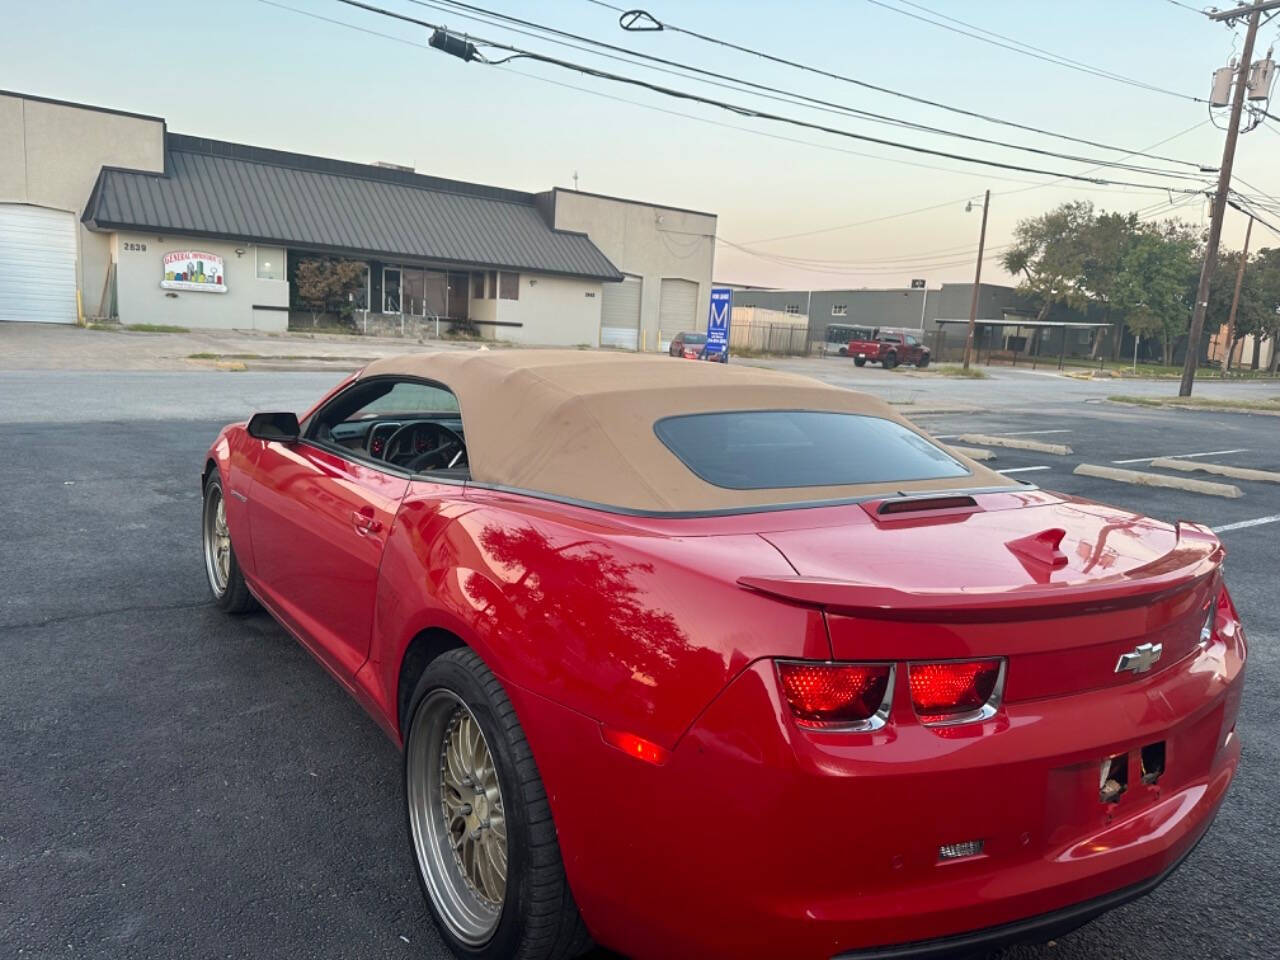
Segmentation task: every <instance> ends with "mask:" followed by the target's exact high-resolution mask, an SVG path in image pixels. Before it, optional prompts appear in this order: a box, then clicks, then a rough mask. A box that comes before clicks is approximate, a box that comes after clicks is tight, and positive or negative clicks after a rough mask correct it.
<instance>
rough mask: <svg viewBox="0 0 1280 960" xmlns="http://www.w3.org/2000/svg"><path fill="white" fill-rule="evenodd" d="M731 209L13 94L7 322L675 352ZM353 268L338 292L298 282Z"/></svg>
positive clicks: (4, 282) (0, 303) (4, 143)
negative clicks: (334, 150) (106, 322)
mask: <svg viewBox="0 0 1280 960" xmlns="http://www.w3.org/2000/svg"><path fill="white" fill-rule="evenodd" d="M715 233H716V217H715V216H714V215H713V214H708V213H700V212H697V211H692V210H683V209H678V208H673V207H666V206H661V205H655V204H648V203H638V202H634V201H631V200H625V199H621V198H617V197H605V196H598V195H595V194H589V193H580V192H577V191H573V190H565V189H561V188H555V189H552V190H548V191H545V192H541V193H529V192H525V191H519V190H511V189H507V188H504V187H494V186H488V185H483V184H474V183H465V182H462V181H456V180H446V179H442V178H439V177H431V176H426V175H423V174H419V173H417V172H415V171H412V170H408V169H405V168H403V167H395V166H390V165H385V164H361V163H351V162H347V161H343V160H335V159H330V158H325V157H315V156H308V155H303V154H297V153H288V152H285V151H279V150H271V149H266V148H261V147H251V146H246V145H244V144H237V143H229V142H225V141H217V140H208V139H203V138H199V137H192V136H185V135H181V134H175V133H170V132H169V131H168V129H167V127H166V124H165V121H164V120H163V119H162V118H160V117H152V116H145V115H142V114H135V113H128V112H124V111H117V110H110V109H105V108H100V107H91V106H85V105H81V104H74V103H65V102H60V101H53V100H48V99H46V98H41V97H34V96H28V95H24V94H17V93H4V92H0V320H3V321H14V322H33V321H34V322H47V323H73V322H76V320H77V319H78V318H81V317H103V318H113V319H119V320H120V321H121V322H123V323H130V324H133V323H145V324H158V323H164V324H177V325H181V326H186V327H204V328H225V329H260V330H283V329H285V328H286V327H287V326H288V325H289V324H290V321H291V320H292V322H293V323H295V324H297V323H309V322H311V320H312V319H315V318H320V317H324V318H326V319H327V320H329V321H333V320H335V319H339V318H340V319H341V321H342V322H345V323H349V324H353V325H354V326H356V327H357V328H358V329H363V330H366V331H368V332H375V331H377V332H386V331H393V332H394V331H399V330H404V331H405V332H413V333H419V334H421V333H426V334H427V335H434V334H435V333H436V332H437V331H439V332H441V333H444V332H446V331H448V330H449V329H451V328H455V327H460V326H464V327H467V328H469V329H473V330H476V331H478V332H480V333H482V334H484V335H487V336H492V337H497V338H501V339H504V340H511V341H515V342H520V343H534V344H558V345H590V346H596V345H600V344H604V345H611V346H617V347H622V348H630V349H637V348H639V349H646V350H650V351H653V350H660V349H665V347H666V345H667V343H668V342H669V341H670V339H671V337H672V336H673V335H674V334H676V333H679V332H681V331H684V330H701V329H705V326H706V322H707V321H706V318H707V313H708V306H709V297H710V291H711V275H712V266H713V261H714V253H715ZM335 261H345V262H346V263H347V264H350V265H351V266H350V267H349V272H352V271H354V277H355V278H354V279H353V280H351V281H350V282H348V283H346V284H345V285H344V286H343V287H342V288H341V289H339V290H338V291H337V292H335V291H334V290H333V289H330V290H328V291H323V292H316V288H315V286H314V285H308V284H307V283H305V282H304V283H302V284H300V283H299V270H300V269H301V270H302V271H303V274H304V276H305V275H307V272H308V271H309V270H311V271H314V268H315V267H316V264H317V263H320V264H326V265H327V264H331V263H333V262H335Z"/></svg>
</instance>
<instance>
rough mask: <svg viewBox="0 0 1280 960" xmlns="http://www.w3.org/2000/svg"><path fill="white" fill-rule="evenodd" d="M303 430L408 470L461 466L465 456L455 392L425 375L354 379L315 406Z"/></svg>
mask: <svg viewBox="0 0 1280 960" xmlns="http://www.w3.org/2000/svg"><path fill="white" fill-rule="evenodd" d="M305 436H306V437H307V439H309V440H314V441H316V442H318V443H320V444H323V445H328V446H339V447H343V448H345V449H346V450H349V451H351V452H352V453H353V454H356V455H358V456H361V457H365V458H368V459H372V460H380V461H383V462H385V463H389V464H391V465H393V466H396V467H400V468H402V469H410V470H414V471H427V470H441V469H445V468H453V467H458V468H465V466H466V462H467V461H466V450H465V447H463V446H462V442H461V441H462V436H463V431H462V414H461V411H460V410H459V408H458V398H457V397H456V396H454V394H453V392H452V391H451V390H449V389H448V388H447V387H445V386H444V385H442V384H438V383H430V382H427V381H425V380H411V379H395V378H391V377H386V378H382V377H379V378H376V379H371V380H368V381H365V382H357V383H355V384H353V385H352V386H351V387H349V388H348V389H346V390H344V391H343V392H342V393H340V394H339V395H338V396H336V397H334V398H333V400H331V401H330V402H329V403H328V404H326V405H325V406H324V407H323V408H321V409H320V410H319V411H317V412H316V414H315V416H313V417H312V418H311V420H310V421H309V422H308V423H307V424H306V428H305ZM445 445H448V446H449V448H450V449H449V452H448V455H447V456H445V455H443V454H442V455H441V457H439V458H438V460H439V462H436V460H433V459H432V458H431V457H430V456H428V455H429V454H430V453H431V452H432V451H433V450H436V449H440V450H444V446H445ZM455 454H456V455H455Z"/></svg>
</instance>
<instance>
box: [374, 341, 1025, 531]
mask: <svg viewBox="0 0 1280 960" xmlns="http://www.w3.org/2000/svg"><path fill="white" fill-rule="evenodd" d="M387 375H401V376H414V377H422V378H425V379H428V380H434V381H436V382H438V383H440V384H443V385H444V386H446V387H448V388H449V389H450V390H452V391H453V393H454V395H455V396H456V397H457V398H458V405H459V407H460V409H461V411H462V421H463V427H464V429H465V431H466V439H467V457H468V460H469V462H470V466H471V476H472V478H473V479H474V480H476V481H477V482H478V483H483V484H488V485H494V486H499V487H507V488H513V489H517V490H524V491H529V492H533V493H542V494H547V495H550V496H553V497H559V498H567V499H571V500H580V501H586V502H588V503H591V504H598V505H605V506H610V507H615V508H622V509H624V510H629V511H640V512H653V513H666V512H703V511H720V510H733V509H737V508H749V507H759V506H765V505H771V504H788V503H799V502H812V501H818V500H839V499H849V498H853V497H862V496H867V495H873V494H879V493H894V492H898V491H902V492H924V491H930V490H958V489H979V488H984V487H1008V486H1009V484H1010V482H1009V480H1007V479H1006V478H1005V477H1003V476H1001V475H1000V474H998V473H995V472H994V471H992V470H988V469H987V468H986V467H983V466H981V465H980V464H978V463H975V462H973V461H972V460H969V459H967V458H965V457H961V456H959V455H958V454H953V456H955V457H956V459H957V460H959V461H960V462H961V463H962V464H963V465H964V466H965V467H966V468H967V469H968V470H969V471H970V475H969V476H967V477H951V478H945V479H938V480H915V481H905V482H899V483H889V484H857V485H846V486H824V487H802V488H786V489H764V490H729V489H725V488H723V487H717V486H715V485H713V484H710V483H708V482H706V481H705V480H703V479H701V478H700V477H698V476H697V475H696V474H694V473H693V471H691V470H690V469H689V468H688V467H687V466H685V464H684V463H682V462H681V461H680V459H679V458H678V457H676V455H675V454H673V453H672V452H671V451H670V450H668V449H667V447H666V446H665V445H664V444H663V443H662V441H661V440H659V439H658V437H657V435H656V434H655V433H654V429H653V425H654V423H655V422H657V421H658V420H661V419H663V418H664V417H670V416H677V415H680V414H688V413H707V412H719V411H728V410H823V411H832V412H837V413H857V414H863V415H866V416H872V417H881V418H884V419H886V420H892V421H894V422H895V423H900V424H902V425H903V426H905V427H906V428H907V429H909V430H911V431H912V432H914V433H917V434H920V435H922V436H923V435H924V434H922V433H921V431H920V430H918V429H917V428H916V427H915V426H913V425H912V424H911V423H909V422H908V421H906V420H905V419H903V418H902V417H901V416H899V415H898V414H897V413H896V412H895V411H894V410H893V409H892V408H891V407H889V406H888V405H887V404H885V403H882V402H881V401H880V400H877V399H875V398H874V397H869V396H867V395H866V394H862V393H856V392H854V391H852V390H844V389H841V388H839V387H832V386H828V385H827V384H824V383H820V382H819V381H817V380H812V379H810V378H809V377H801V376H796V375H793V374H786V373H778V372H776V371H773V370H762V369H759V368H756V367H743V366H726V365H722V364H718V363H698V362H691V361H686V360H674V359H671V358H670V357H666V356H661V357H657V356H643V355H636V354H625V353H618V354H615V353H607V352H601V351H578V350H478V351H461V350H459V351H447V352H445V351H441V352H437V353H424V354H414V355H410V356H400V357H387V358H385V359H382V360H377V361H375V362H373V363H371V364H369V366H367V367H365V369H364V370H363V371H362V373H361V374H360V376H361V377H373V376H387ZM867 455H868V456H870V457H874V456H875V451H874V450H868V451H867Z"/></svg>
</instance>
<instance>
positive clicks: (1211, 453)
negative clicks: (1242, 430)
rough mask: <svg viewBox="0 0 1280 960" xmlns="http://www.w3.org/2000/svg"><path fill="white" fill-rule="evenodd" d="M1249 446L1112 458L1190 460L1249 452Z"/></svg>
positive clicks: (1127, 461) (1145, 460)
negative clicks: (1155, 455)
mask: <svg viewBox="0 0 1280 960" xmlns="http://www.w3.org/2000/svg"><path fill="white" fill-rule="evenodd" d="M1248 452H1249V450H1248V448H1247V447H1240V448H1239V449H1238V450H1210V451H1209V452H1208V453H1172V454H1170V453H1162V454H1160V456H1158V457H1136V458H1134V459H1133V460H1112V461H1111V462H1112V463H1150V462H1151V461H1152V460H1160V459H1163V458H1166V457H1168V458H1169V459H1173V460H1190V459H1191V458H1192V457H1223V456H1226V455H1227V454H1228V453H1248Z"/></svg>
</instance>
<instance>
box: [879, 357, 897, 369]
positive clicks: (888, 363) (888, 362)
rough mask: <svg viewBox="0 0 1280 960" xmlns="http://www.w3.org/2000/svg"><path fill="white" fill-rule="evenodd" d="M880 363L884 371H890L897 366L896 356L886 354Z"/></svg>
mask: <svg viewBox="0 0 1280 960" xmlns="http://www.w3.org/2000/svg"><path fill="white" fill-rule="evenodd" d="M881 362H882V363H883V364H884V368H885V369H886V370H892V369H893V368H894V367H896V366H897V365H898V355H897V354H896V353H890V354H887V355H886V356H885V358H884V360H883V361H881Z"/></svg>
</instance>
